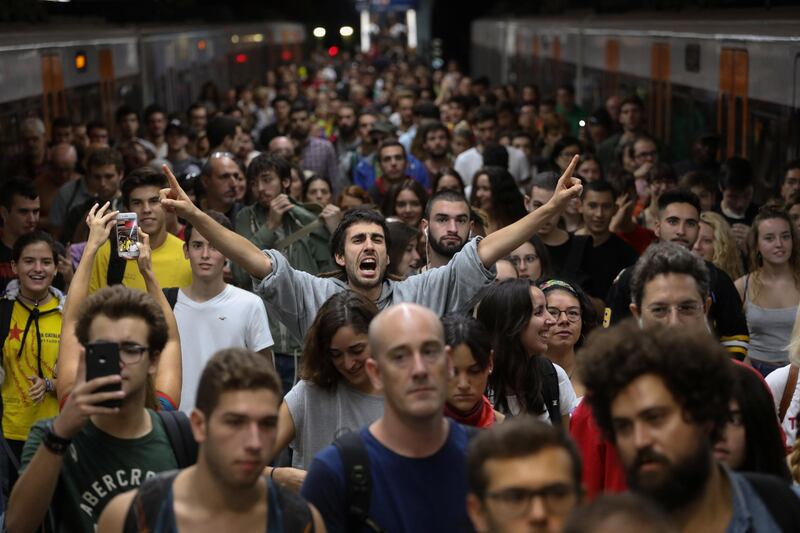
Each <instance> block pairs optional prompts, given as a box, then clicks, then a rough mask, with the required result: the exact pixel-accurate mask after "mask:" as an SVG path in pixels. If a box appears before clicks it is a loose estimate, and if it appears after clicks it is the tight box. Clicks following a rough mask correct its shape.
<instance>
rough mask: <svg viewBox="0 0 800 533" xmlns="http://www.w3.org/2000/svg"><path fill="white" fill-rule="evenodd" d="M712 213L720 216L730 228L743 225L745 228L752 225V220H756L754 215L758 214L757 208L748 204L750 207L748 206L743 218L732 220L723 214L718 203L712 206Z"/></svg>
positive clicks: (720, 204)
mask: <svg viewBox="0 0 800 533" xmlns="http://www.w3.org/2000/svg"><path fill="white" fill-rule="evenodd" d="M714 211H716V212H717V213H719V214H720V215H722V216H723V218H724V219H725V220H727V221H728V224H730V225H731V226H733V225H734V224H745V225H747V226H750V225H752V224H753V219H754V218H756V215H757V214H758V206H757V205H756V204H754V203H752V202H750V205H748V206H747V209H745V211H744V216H743V217H742V218H733V217H731V216H728V215H726V214H725V213H723V212H722V203H719V204H717V205H716V206H714Z"/></svg>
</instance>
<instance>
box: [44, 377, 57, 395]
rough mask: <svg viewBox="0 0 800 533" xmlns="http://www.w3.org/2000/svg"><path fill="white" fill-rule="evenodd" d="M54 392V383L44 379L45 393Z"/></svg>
mask: <svg viewBox="0 0 800 533" xmlns="http://www.w3.org/2000/svg"><path fill="white" fill-rule="evenodd" d="M54 390H55V387H53V382H52V381H50V380H49V379H47V378H44V391H45V392H46V393H51V392H53V391H54Z"/></svg>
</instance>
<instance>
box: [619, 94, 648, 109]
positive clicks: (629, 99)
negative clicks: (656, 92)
mask: <svg viewBox="0 0 800 533" xmlns="http://www.w3.org/2000/svg"><path fill="white" fill-rule="evenodd" d="M626 104H633V105H635V106H636V107H638V108H639V109H644V102H642V99H641V98H639V97H638V96H636V95H635V94H629V95H628V96H626V97H625V98H623V99H622V100H621V101H620V103H619V108H620V109H622V106H624V105H626Z"/></svg>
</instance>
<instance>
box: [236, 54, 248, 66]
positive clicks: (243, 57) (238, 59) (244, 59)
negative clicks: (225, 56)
mask: <svg viewBox="0 0 800 533" xmlns="http://www.w3.org/2000/svg"><path fill="white" fill-rule="evenodd" d="M234 60H235V61H236V62H237V63H239V64H242V63H247V54H236V57H235V58H234Z"/></svg>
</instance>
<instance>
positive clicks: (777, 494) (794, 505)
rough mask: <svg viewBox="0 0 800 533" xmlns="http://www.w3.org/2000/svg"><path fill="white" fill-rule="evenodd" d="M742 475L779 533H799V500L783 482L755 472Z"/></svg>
mask: <svg viewBox="0 0 800 533" xmlns="http://www.w3.org/2000/svg"><path fill="white" fill-rule="evenodd" d="M742 475H743V476H744V478H745V479H746V480H747V481H748V482H749V483H750V486H751V487H753V489H754V490H755V491H756V493H757V494H758V497H759V498H761V501H762V502H763V503H764V507H766V508H767V511H769V514H770V515H771V516H772V519H773V520H775V523H776V524H778V527H780V529H781V531H800V500H798V497H797V494H795V492H794V491H793V490H792V489H791V488H790V487H789V485H788V484H787V483H786V482H785V481H783V480H780V479H778V478H776V477H775V476H770V475H767V474H758V473H755V472H747V473H745V474H742Z"/></svg>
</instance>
